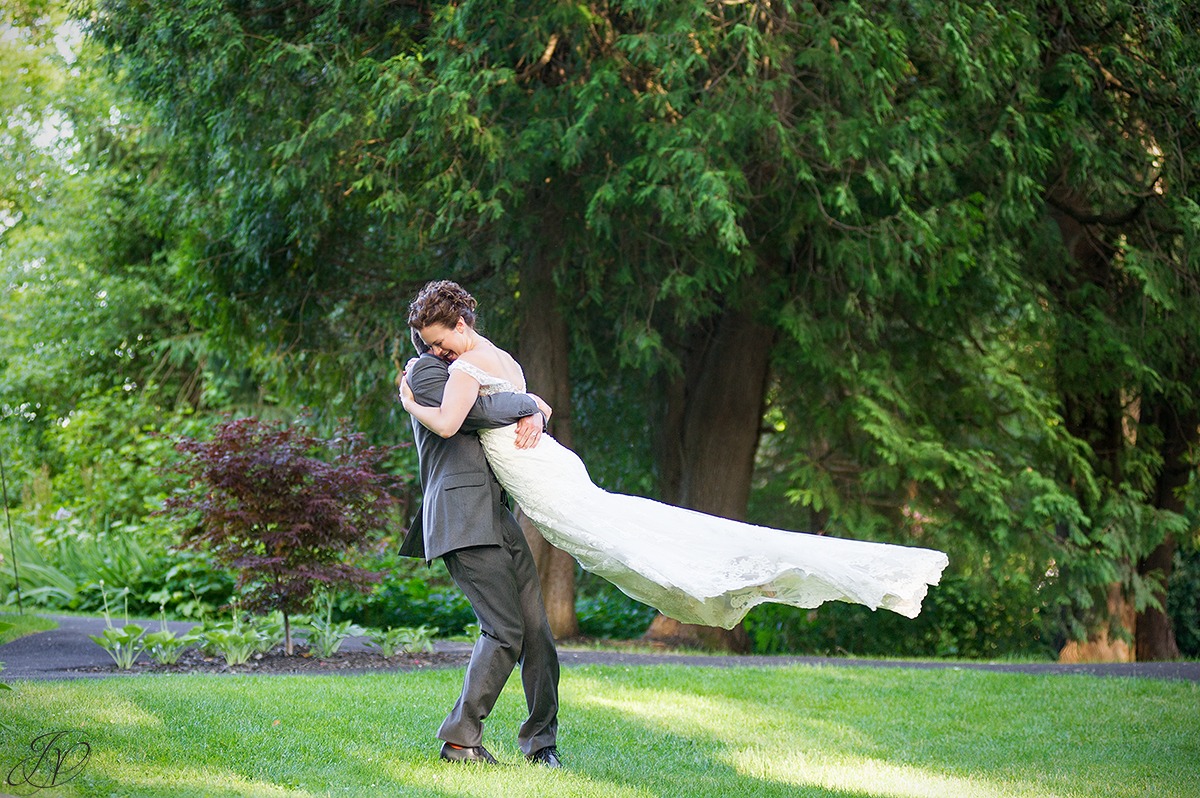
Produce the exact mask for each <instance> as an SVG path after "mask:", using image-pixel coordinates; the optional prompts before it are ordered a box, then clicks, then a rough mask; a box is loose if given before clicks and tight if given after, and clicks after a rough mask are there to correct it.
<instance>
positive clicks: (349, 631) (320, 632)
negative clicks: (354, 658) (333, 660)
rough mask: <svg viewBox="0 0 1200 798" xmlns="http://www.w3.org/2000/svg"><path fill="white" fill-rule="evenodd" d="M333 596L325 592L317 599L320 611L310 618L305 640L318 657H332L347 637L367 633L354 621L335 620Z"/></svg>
mask: <svg viewBox="0 0 1200 798" xmlns="http://www.w3.org/2000/svg"><path fill="white" fill-rule="evenodd" d="M333 603H334V602H333V597H332V596H330V595H329V594H325V595H324V596H322V597H321V598H320V599H318V600H317V602H316V604H317V609H318V613H317V614H314V615H312V617H310V618H309V619H308V623H307V625H306V628H307V630H308V634H307V635H306V637H305V642H307V643H308V648H309V650H310V651H311V652H312V653H313V654H315V655H316V656H318V657H331V656H333V655H334V654H336V653H337V652H338V649H340V648H341V647H342V643H344V642H345V641H346V638H348V637H353V636H356V635H363V634H365V633H366V630H364V629H363V628H362V627H361V626H359V625H358V624H356V623H354V622H353V621H334V620H333ZM321 611H323V612H321Z"/></svg>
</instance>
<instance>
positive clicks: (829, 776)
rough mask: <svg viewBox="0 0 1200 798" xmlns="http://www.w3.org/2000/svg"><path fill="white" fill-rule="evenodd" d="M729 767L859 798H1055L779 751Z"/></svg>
mask: <svg viewBox="0 0 1200 798" xmlns="http://www.w3.org/2000/svg"><path fill="white" fill-rule="evenodd" d="M727 762H728V764H729V765H730V766H731V767H732V768H733V769H734V770H736V771H737V772H738V773H740V774H742V775H746V776H752V777H754V778H757V779H762V780H765V781H775V782H780V783H783V784H794V785H796V786H797V787H821V788H824V789H827V790H836V791H844V792H849V793H853V794H858V793H863V794H867V795H871V796H878V798H945V796H948V795H952V796H954V797H955V798H1021V797H1022V796H1028V798H1057V795H1056V794H1055V793H1052V792H1047V790H1046V785H1045V784H1029V785H1023V786H1022V785H1019V784H1013V783H1012V782H1004V783H1002V784H996V783H991V782H989V781H988V780H986V779H984V778H982V777H981V778H964V777H960V776H951V775H947V774H945V773H934V772H931V771H928V770H923V769H922V768H919V767H913V766H912V765H897V764H891V763H888V762H883V761H880V760H878V759H869V758H864V757H854V756H846V755H838V756H827V755H818V756H810V755H806V754H804V753H803V752H799V751H791V752H782V751H780V750H779V749H777V748H770V749H766V748H745V749H742V750H740V751H730V752H729V754H728V755H727Z"/></svg>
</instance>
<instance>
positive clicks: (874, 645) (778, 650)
mask: <svg viewBox="0 0 1200 798" xmlns="http://www.w3.org/2000/svg"><path fill="white" fill-rule="evenodd" d="M1039 588H1041V589H1043V590H1044V589H1045V585H1030V584H1028V583H1027V582H1025V581H1024V579H1023V574H1021V573H1020V572H1017V573H1016V574H1015V578H1011V579H1007V580H1004V581H1001V582H999V583H995V582H991V581H990V580H988V581H984V580H981V579H966V578H962V577H954V576H950V577H943V578H942V582H941V584H939V585H938V586H936V587H933V588H930V591H929V595H928V596H927V597H926V599H925V603H924V604H923V606H922V609H921V614H920V615H919V616H918V617H917V618H915V619H913V620H909V619H906V618H902V617H900V616H897V615H895V614H894V613H889V612H879V611H875V612H872V611H871V610H869V609H867V608H865V607H858V606H852V605H848V604H843V603H840V602H831V603H828V604H824V605H822V606H821V607H820V608H818V609H816V610H808V611H804V610H797V609H795V608H792V607H782V606H778V605H770V604H767V605H761V606H759V607H756V608H755V609H754V610H752V611H751V613H750V615H749V616H748V617H747V620H746V628H747V631H748V632H749V633H750V636H751V640H752V642H753V645H754V650H755V652H756V653H761V654H817V655H832V656H843V655H847V654H849V655H853V656H901V657H928V658H937V657H952V658H956V659H1003V658H1006V657H1033V658H1036V659H1053V658H1054V657H1056V656H1057V653H1058V649H1059V648H1061V647H1062V644H1063V642H1065V641H1064V640H1063V638H1062V637H1061V635H1058V634H1056V631H1055V622H1056V621H1057V620H1058V619H1057V617H1056V615H1055V612H1054V605H1053V604H1052V603H1051V602H1049V601H1047V599H1046V597H1044V596H1042V595H1039Z"/></svg>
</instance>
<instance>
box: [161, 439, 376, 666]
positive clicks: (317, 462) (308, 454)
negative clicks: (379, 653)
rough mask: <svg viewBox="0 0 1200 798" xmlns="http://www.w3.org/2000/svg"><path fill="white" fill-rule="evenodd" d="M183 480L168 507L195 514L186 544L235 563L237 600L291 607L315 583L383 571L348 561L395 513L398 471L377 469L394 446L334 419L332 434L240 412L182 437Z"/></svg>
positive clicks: (360, 580) (306, 598)
mask: <svg viewBox="0 0 1200 798" xmlns="http://www.w3.org/2000/svg"><path fill="white" fill-rule="evenodd" d="M176 447H177V448H178V449H179V451H180V452H182V453H184V455H186V457H185V458H184V460H183V462H182V464H181V465H180V470H182V471H183V472H184V473H185V474H186V475H188V477H189V488H190V489H189V490H188V491H185V492H181V493H180V494H178V495H176V496H174V497H172V498H170V499H168V500H167V502H166V505H165V509H166V512H167V513H169V514H171V515H174V516H176V517H180V518H187V519H194V525H193V526H191V527H190V528H188V529H187V530H186V531H185V532H184V535H183V547H184V548H192V549H205V550H207V551H209V552H210V553H211V554H212V555H213V556H214V557H215V558H216V559H217V560H219V561H220V562H221V563H223V564H224V565H226V566H229V567H231V568H233V569H236V571H237V572H238V578H237V586H238V589H239V591H240V594H239V595H240V604H241V606H243V607H245V608H247V609H250V610H257V611H270V610H274V609H278V610H280V611H282V612H283V615H284V624H285V629H286V632H287V635H286V647H287V653H289V654H290V653H292V639H291V624H290V615H291V614H293V613H295V612H298V611H300V610H302V609H304V608H305V607H306V606H307V605H308V604H309V602H310V601H311V598H312V595H313V591H314V590H315V589H317V588H318V587H322V586H329V587H352V588H356V589H359V590H364V591H365V590H367V589H369V586H370V584H371V583H372V582H376V581H378V580H379V575H378V574H376V573H373V572H371V571H369V570H367V569H365V568H362V567H359V566H357V565H354V564H353V563H352V562H351V559H352V555H353V554H354V553H355V552H356V551H358V550H360V549H361V548H363V547H364V546H366V545H367V544H368V542H369V540H370V538H371V533H372V532H374V531H376V530H381V529H383V528H384V527H385V526H387V525H388V524H389V523H390V522H391V521H392V520H393V514H392V512H391V511H392V508H393V506H394V504H395V499H394V498H393V496H392V495H391V494H390V493H389V492H388V490H389V488H390V487H392V485H393V484H394V482H395V481H396V478H395V477H392V476H390V475H388V474H385V473H382V472H380V471H379V470H378V467H379V465H380V462H381V460H382V459H383V458H385V457H386V456H387V455H388V453H389V452H390V451H391V449H390V448H386V447H374V446H367V445H366V444H365V443H364V440H363V436H362V435H361V434H358V433H353V432H350V431H348V430H346V429H344V428H342V429H339V430H338V431H337V432H336V433H334V435H333V436H332V437H330V438H328V439H321V438H317V437H314V436H313V435H312V434H310V433H309V432H308V431H307V430H306V429H305V428H304V427H303V426H301V425H299V424H292V425H288V424H282V423H271V422H264V421H260V420H258V419H254V418H240V419H234V420H230V421H226V422H223V423H222V424H220V425H219V426H218V427H217V428H216V430H215V434H214V435H213V437H212V439H211V440H206V441H201V440H194V439H190V438H185V439H182V440H180V441H179V442H178V443H177V444H176Z"/></svg>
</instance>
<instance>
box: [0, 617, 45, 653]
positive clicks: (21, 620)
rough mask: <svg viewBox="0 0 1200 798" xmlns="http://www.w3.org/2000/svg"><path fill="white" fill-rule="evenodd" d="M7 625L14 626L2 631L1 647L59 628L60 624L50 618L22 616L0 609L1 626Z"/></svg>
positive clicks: (0, 631)
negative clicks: (18, 639) (36, 633)
mask: <svg viewBox="0 0 1200 798" xmlns="http://www.w3.org/2000/svg"><path fill="white" fill-rule="evenodd" d="M6 623H10V624H12V628H10V629H9V628H6V629H0V646H2V645H4V644H5V643H11V642H12V641H13V640H16V639H17V638H19V637H24V636H25V635H31V634H34V633H35V632H45V631H47V630H48V629H57V628H58V624H57V623H56V622H54V621H52V620H50V619H49V618H39V617H38V616H36V615H32V614H29V613H26V614H24V615H21V614H18V613H17V612H16V611H15V610H14V611H12V612H7V611H5V609H4V608H0V626H2V625H3V624H6Z"/></svg>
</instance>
